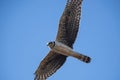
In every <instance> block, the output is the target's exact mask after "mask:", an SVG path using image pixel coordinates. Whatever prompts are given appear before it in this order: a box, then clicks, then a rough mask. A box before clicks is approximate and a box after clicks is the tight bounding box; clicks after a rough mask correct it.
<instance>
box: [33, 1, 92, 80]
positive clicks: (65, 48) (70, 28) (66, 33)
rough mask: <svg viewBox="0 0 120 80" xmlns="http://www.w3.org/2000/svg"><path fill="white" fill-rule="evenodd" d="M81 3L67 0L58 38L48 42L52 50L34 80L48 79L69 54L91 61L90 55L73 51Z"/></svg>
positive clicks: (84, 60) (87, 61)
mask: <svg viewBox="0 0 120 80" xmlns="http://www.w3.org/2000/svg"><path fill="white" fill-rule="evenodd" d="M81 5H82V0H67V4H66V7H65V9H64V12H63V14H62V16H61V19H60V22H59V28H58V33H57V37H56V40H55V41H52V42H49V43H48V46H49V47H50V48H51V50H50V52H49V53H48V55H47V56H46V57H45V58H44V59H43V60H42V61H41V63H40V65H39V67H38V69H37V70H36V71H35V78H34V80H46V79H47V78H48V77H49V76H51V75H52V74H54V73H55V72H56V71H57V70H58V69H59V68H60V67H61V66H62V65H63V64H64V62H65V61H66V58H67V57H68V56H72V57H75V58H77V59H79V60H81V61H83V62H85V63H89V62H90V60H91V58H90V57H88V56H86V55H83V54H80V53H78V52H75V51H73V44H74V42H75V39H76V36H77V33H78V29H79V22H80V15H81Z"/></svg>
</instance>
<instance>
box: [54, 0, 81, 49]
mask: <svg viewBox="0 0 120 80" xmlns="http://www.w3.org/2000/svg"><path fill="white" fill-rule="evenodd" d="M81 4H82V0H67V5H66V8H65V10H64V12H63V14H62V16H61V19H60V23H59V29H58V34H57V37H56V40H57V41H59V42H62V43H64V44H66V45H67V46H69V47H71V48H72V47H73V43H74V41H75V39H76V36H77V32H78V29H79V21H80V15H81Z"/></svg>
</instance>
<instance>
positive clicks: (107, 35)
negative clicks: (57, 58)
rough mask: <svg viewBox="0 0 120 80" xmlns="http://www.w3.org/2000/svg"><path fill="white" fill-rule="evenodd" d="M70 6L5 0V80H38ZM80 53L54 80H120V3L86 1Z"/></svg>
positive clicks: (0, 60) (1, 41)
mask: <svg viewBox="0 0 120 80" xmlns="http://www.w3.org/2000/svg"><path fill="white" fill-rule="evenodd" d="M65 4H66V0H47V1H46V0H0V80H33V79H34V72H35V70H36V69H37V67H38V65H39V63H40V61H41V60H42V59H43V58H44V57H45V56H46V55H47V53H48V52H49V48H48V47H47V46H46V43H47V42H49V41H53V40H55V37H56V34H57V29H58V23H59V20H60V16H61V15H62V12H63V10H64V7H65ZM74 50H75V51H77V52H80V53H84V54H86V55H89V56H90V57H92V61H91V63H90V64H86V63H83V62H81V61H79V60H77V59H75V58H72V57H69V58H68V59H67V61H66V63H65V64H64V66H62V67H61V68H60V69H59V70H58V71H57V72H56V73H55V74H54V75H53V76H51V77H50V78H49V79H48V80H120V0H84V1H83V4H82V16H81V21H80V30H79V32H78V36H77V39H76V42H75V44H74Z"/></svg>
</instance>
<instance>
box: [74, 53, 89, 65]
mask: <svg viewBox="0 0 120 80" xmlns="http://www.w3.org/2000/svg"><path fill="white" fill-rule="evenodd" d="M72 56H73V57H75V58H77V59H79V60H81V61H83V62H85V63H90V61H91V58H90V57H88V56H86V55H83V54H79V53H75V54H73V55H72Z"/></svg>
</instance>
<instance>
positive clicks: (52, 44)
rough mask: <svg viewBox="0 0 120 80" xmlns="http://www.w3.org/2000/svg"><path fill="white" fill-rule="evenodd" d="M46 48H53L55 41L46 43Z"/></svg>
mask: <svg viewBox="0 0 120 80" xmlns="http://www.w3.org/2000/svg"><path fill="white" fill-rule="evenodd" d="M47 46H49V47H50V48H51V49H52V48H53V47H54V46H55V41H51V42H48V43H47Z"/></svg>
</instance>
